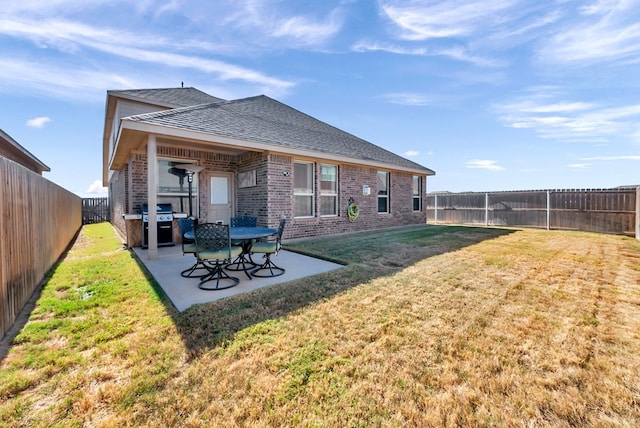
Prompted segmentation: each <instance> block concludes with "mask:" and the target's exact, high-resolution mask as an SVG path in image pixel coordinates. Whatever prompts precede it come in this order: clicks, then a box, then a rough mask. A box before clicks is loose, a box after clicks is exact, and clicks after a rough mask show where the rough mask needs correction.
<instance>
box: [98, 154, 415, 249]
mask: <svg viewBox="0 0 640 428" xmlns="http://www.w3.org/2000/svg"><path fill="white" fill-rule="evenodd" d="M158 157H159V158H171V159H176V160H180V159H184V160H185V161H193V160H197V161H198V164H199V165H202V166H204V167H206V169H205V170H204V171H202V172H201V173H200V175H199V178H200V189H199V202H198V203H199V209H200V211H199V212H200V219H202V220H206V218H207V214H208V213H207V208H208V206H209V197H210V177H211V175H212V173H213V172H230V173H233V174H234V197H235V201H234V204H235V215H245V214H247V215H253V216H256V217H258V225H260V226H269V227H277V225H278V223H279V221H280V217H281V216H282V215H284V216H286V218H287V225H286V227H285V233H284V236H283V239H285V240H286V239H291V238H302V237H312V236H320V235H328V234H339V233H346V232H354V231H363V230H370V229H380V228H386V227H393V226H401V225H408V224H424V223H426V214H425V210H424V206H425V202H426V178H425V177H422V179H421V180H422V188H421V197H422V204H421V207H422V209H421V210H420V211H413V181H412V177H413V176H412V174H407V173H401V172H396V171H390V189H389V193H390V195H389V206H390V212H389V213H384V214H379V213H378V212H377V207H378V199H377V184H376V183H377V173H378V169H376V168H370V167H364V166H356V165H349V164H338V215H337V216H327V217H320V216H319V214H316V216H315V217H311V218H294V214H293V200H294V197H293V164H294V162H295V161H296V160H297V159H295V158H294V157H292V156H288V155H285V154H275V153H255V152H245V153H243V154H241V155H237V156H236V155H230V154H221V153H214V152H205V151H198V150H193V149H183V148H177V147H166V146H162V145H159V146H158ZM304 161H305V162H314V164H315V168H314V171H315V188H316V197H315V198H314V201H315V207H314V211H315V212H316V213H319V210H320V207H319V200H320V198H319V194H318V190H317V189H319V188H320V164H322V163H325V162H324V161H322V160H320V159H315V160H314V159H304ZM326 163H331V164H335V162H326ZM128 168H130V171H129V170H128V169H127V168H126V167H125V168H124V169H123V170H122V171H117V172H115V173H113V174H112V176H111V181H110V183H109V192H110V195H111V201H112V205H111V206H112V207H113V208H112V217H111V218H112V222H113V224H114V226H115V227H117V228H118V229H120V230H121V231H122V232H123V233H126V229H125V224H124V221H123V220H122V214H124V213H137V212H138V208H139V206H140V204H143V203H146V200H147V165H146V154H135V153H134V154H132V155H131V156H130V158H129V167H128ZM248 171H255V172H256V186H253V187H246V188H242V189H241V188H239V186H238V179H237V176H238V173H241V172H248ZM363 185H368V186H369V187H370V189H371V194H370V195H368V196H364V195H362V186H363ZM349 198H353V199H354V200H355V202H356V203H358V204H359V206H360V215H359V217H358V218H357V219H356V220H355V221H354V222H353V223H351V222H350V221H349V219H348V217H347V212H346V209H347V205H348V203H349ZM129 199H130V200H131V205H130V206H129V205H128V202H127V201H128V200H129Z"/></svg>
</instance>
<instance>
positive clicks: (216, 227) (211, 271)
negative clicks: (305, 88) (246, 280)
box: [195, 223, 242, 290]
mask: <svg viewBox="0 0 640 428" xmlns="http://www.w3.org/2000/svg"><path fill="white" fill-rule="evenodd" d="M195 238H196V257H197V258H198V262H200V263H202V265H203V266H204V267H205V268H206V269H207V271H208V273H207V274H205V275H204V276H202V277H201V278H200V284H198V287H200V288H201V289H203V290H224V289H225V288H231V287H235V286H236V285H238V283H239V282H240V280H239V279H238V278H236V277H233V276H229V275H228V274H227V273H226V272H225V271H224V267H225V265H227V264H228V263H229V262H230V261H231V260H232V259H233V258H234V257H237V256H239V255H240V253H242V248H241V247H236V246H232V245H231V240H230V239H229V226H228V225H226V224H217V223H203V224H198V225H197V226H196V228H195ZM209 281H215V286H210V285H207V282H209Z"/></svg>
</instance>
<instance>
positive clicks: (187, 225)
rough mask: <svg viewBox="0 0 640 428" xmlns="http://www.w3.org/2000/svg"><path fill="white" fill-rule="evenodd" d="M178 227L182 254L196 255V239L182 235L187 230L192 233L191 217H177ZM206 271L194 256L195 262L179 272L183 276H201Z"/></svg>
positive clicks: (192, 221)
mask: <svg viewBox="0 0 640 428" xmlns="http://www.w3.org/2000/svg"><path fill="white" fill-rule="evenodd" d="M177 222H178V229H179V230H180V236H181V237H182V255H183V256H184V255H185V254H193V256H194V257H196V241H195V240H194V239H191V238H186V237H185V236H184V235H185V233H187V232H191V233H194V232H193V230H194V225H195V221H194V219H193V218H191V217H187V218H179V219H177ZM206 274H207V271H206V268H205V266H204V265H203V264H202V263H201V262H200V261H198V258H197V257H196V262H195V263H194V264H193V266H191V267H190V268H187V269H185V270H183V271H182V272H180V275H181V276H183V277H185V278H201V277H202V276H204V275H206Z"/></svg>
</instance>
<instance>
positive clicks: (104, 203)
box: [82, 197, 110, 224]
mask: <svg viewBox="0 0 640 428" xmlns="http://www.w3.org/2000/svg"><path fill="white" fill-rule="evenodd" d="M103 221H110V216H109V198H106V197H105V198H84V199H82V224H92V223H102V222H103Z"/></svg>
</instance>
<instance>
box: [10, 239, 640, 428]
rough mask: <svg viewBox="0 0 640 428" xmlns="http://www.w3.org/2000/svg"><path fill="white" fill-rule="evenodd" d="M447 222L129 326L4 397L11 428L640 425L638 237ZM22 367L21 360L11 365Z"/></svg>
mask: <svg viewBox="0 0 640 428" xmlns="http://www.w3.org/2000/svg"><path fill="white" fill-rule="evenodd" d="M434 230H436V229H433V228H429V227H425V228H424V231H423V230H420V229H415V230H413V229H412V232H411V236H410V237H409V235H407V236H404V237H403V238H401V239H400V238H398V239H397V240H395V241H394V242H393V243H390V244H388V246H384V245H383V244H378V246H381V247H380V252H379V253H375V252H373V250H371V249H368V250H367V251H368V252H367V253H363V254H359V253H358V251H356V250H351V255H346V256H345V254H340V251H343V250H344V248H345V246H344V245H342V246H341V247H340V248H337V247H336V249H335V250H334V252H333V253H331V251H332V250H331V245H332V244H331V242H329V241H318V242H314V243H313V245H312V247H313V248H316V249H318V250H319V251H322V252H323V253H324V254H325V255H333V256H334V257H335V258H344V257H353V259H354V260H356V261H355V262H354V263H353V264H352V265H350V266H348V267H347V268H345V269H344V270H342V271H338V272H341V273H339V274H335V273H334V274H325V275H321V276H319V277H316V278H312V279H307V280H304V281H298V282H294V283H289V284H283V285H280V286H275V287H271V288H269V289H265V290H261V291H259V292H257V293H254V294H252V295H248V296H241V297H238V298H236V299H229V300H228V301H223V302H218V303H216V304H210V305H202V306H199V307H195V308H193V309H192V310H190V311H187V312H186V313H184V314H181V315H177V314H173V317H174V320H175V323H176V325H177V327H178V331H179V333H180V334H178V332H176V331H173V330H172V329H171V327H170V324H168V323H167V322H166V321H167V320H170V319H171V318H170V315H167V317H169V318H163V317H162V316H161V315H159V314H156V315H155V316H156V317H160V318H161V319H159V320H158V322H159V323H160V325H161V327H160V328H158V329H157V330H156V329H155V328H151V326H150V325H148V323H149V320H146V321H145V322H136V321H135V320H131V321H130V322H131V323H132V327H133V331H132V332H131V333H129V334H128V335H127V336H126V339H127V340H126V341H124V342H123V343H121V345H120V347H114V348H113V349H111V348H110V349H111V352H112V354H113V355H112V356H111V357H110V358H106V357H104V356H102V357H101V358H99V362H100V364H99V365H98V364H96V365H93V364H90V363H89V364H88V365H84V366H83V365H81V364H80V363H76V364H75V365H74V364H70V366H69V368H68V369H63V373H64V374H65V379H66V380H65V382H62V381H60V380H58V382H57V383H53V381H49V382H46V381H40V382H39V383H38V384H37V385H36V386H33V387H31V388H27V389H24V390H21V391H19V392H17V393H16V394H15V395H11V394H9V395H5V396H4V397H3V399H4V400H5V401H4V402H3V404H0V417H2V419H0V423H2V422H4V423H8V424H9V425H13V426H20V425H21V424H24V423H25V421H29V422H32V423H33V424H34V425H36V426H45V425H47V424H60V425H70V424H74V423H77V424H80V425H81V424H85V425H95V426H114V425H120V426H126V425H129V426H133V425H147V426H190V427H200V426H323V427H324V426H326V427H333V426H420V427H423V426H510V427H511V426H549V427H551V426H553V427H557V426H560V427H562V426H566V427H571V426H616V427H617V426H628V427H632V426H640V286H639V284H640V243H638V242H637V241H635V240H633V239H629V238H624V237H619V236H608V235H596V234H582V233H569V232H546V231H536V230H523V231H512V232H513V233H508V234H503V233H501V232H497V231H491V230H490V229H473V228H467V229H465V228H454V229H452V228H449V229H448V228H440V229H439V230H440V231H438V232H437V233H434ZM427 231H428V232H427ZM427 235H428V236H429V238H428V239H423V237H424V236H427ZM421 236H422V238H421ZM352 239H354V240H355V241H354V242H357V240H358V239H367V240H369V241H371V240H375V239H377V238H376V236H372V235H369V236H368V238H362V237H359V236H354V237H352ZM302 246H304V245H303V244H301V247H302ZM356 247H358V245H354V248H356ZM391 249H393V253H392V251H391ZM406 260H411V261H410V263H407V262H406ZM389 261H390V262H389ZM358 277H360V278H363V279H362V280H360V281H358V279H357V278H358ZM314 293H317V294H314ZM146 304H147V305H148V304H150V303H149V302H146ZM158 304H160V303H158ZM133 341H137V343H138V344H137V345H135V346H134V345H133V344H132V343H133ZM62 343H63V342H60V341H58V342H57V343H53V342H51V343H49V344H48V345H47V346H52V347H53V346H58V347H59V346H61V344H62ZM140 343H142V345H140ZM169 344H171V345H169ZM24 346H26V345H19V346H18V347H17V348H18V349H16V350H14V351H13V352H14V354H13V355H24V354H23V353H21V350H20V348H21V347H24ZM141 346H142V347H143V348H144V347H149V348H152V349H149V351H148V352H146V353H144V352H142V349H140V347H141ZM22 351H24V350H22ZM84 352H88V353H91V352H96V351H95V350H93V351H92V350H91V349H88V350H85V351H84ZM156 359H166V361H165V363H164V364H157V361H156ZM12 361H13V363H12ZM12 364H13V365H12ZM14 366H19V364H17V363H16V362H15V359H13V360H12V358H11V355H10V356H9V358H8V362H5V363H3V366H2V370H9V369H10V368H11V367H14ZM24 370H25V376H28V373H27V368H24ZM64 370H66V371H64ZM150 370H151V373H149V371H150ZM158 371H160V373H161V374H162V376H157V375H158V373H157V372H158ZM1 373H2V372H1V371H0V374H1ZM150 377H151V378H153V379H155V381H154V382H153V383H150V384H149V383H147V384H143V383H144V382H143V381H144V379H148V378H150ZM55 378H56V376H52V379H55ZM0 379H2V378H0ZM136 382H137V383H140V384H143V385H141V386H142V387H141V388H139V389H135V388H133V389H132V384H135V383H136ZM54 386H55V388H54ZM132 390H134V391H137V392H136V394H133V395H132V394H130V393H129V392H131V391H132ZM47 391H48V392H47ZM1 392H2V389H1V388H0V393H1ZM125 392H126V393H125ZM5 394H6V393H5ZM48 397H55V400H53V399H51V398H48ZM25 398H26V402H27V403H29V404H28V405H26V406H28V408H27V409H23V410H22V411H16V409H17V408H18V407H19V406H21V404H20V403H23V402H25V401H20V400H24V399H25ZM56 400H63V401H64V400H66V401H67V403H66V408H67V411H68V415H67V416H66V417H65V416H59V417H58V418H57V419H55V418H50V417H49V418H47V417H46V414H47V412H49V413H50V412H51V409H52V408H53V409H54V410H55V412H54V413H55V414H57V415H59V414H61V413H62V412H61V411H60V409H59V408H60V406H61V405H60V404H55V401H56ZM12 409H13V410H12ZM12 412H13V414H15V415H16V417H15V418H12V417H11V414H12ZM19 415H23V416H19ZM24 415H28V417H27V416H24Z"/></svg>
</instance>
